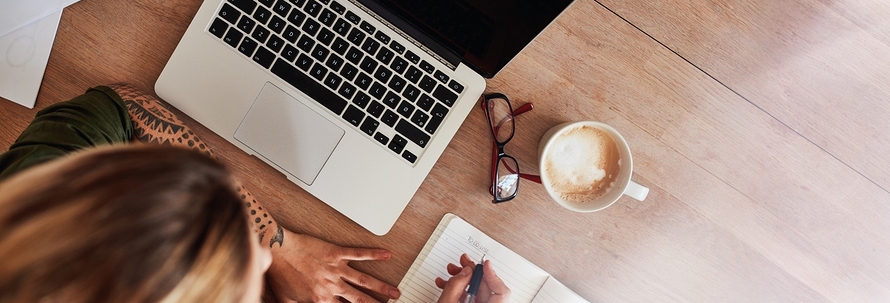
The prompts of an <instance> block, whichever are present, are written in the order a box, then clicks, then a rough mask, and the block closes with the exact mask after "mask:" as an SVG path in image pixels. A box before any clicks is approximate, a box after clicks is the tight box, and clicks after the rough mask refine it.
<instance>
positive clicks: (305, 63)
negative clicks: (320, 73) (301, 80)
mask: <svg viewBox="0 0 890 303" xmlns="http://www.w3.org/2000/svg"><path fill="white" fill-rule="evenodd" d="M294 63H295V64H296V65H297V67H299V68H300V69H302V70H304V71H309V68H310V67H312V58H309V56H307V55H306V54H300V57H299V58H297V61H296V62H294Z"/></svg>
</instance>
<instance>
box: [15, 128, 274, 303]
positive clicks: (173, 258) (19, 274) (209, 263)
mask: <svg viewBox="0 0 890 303" xmlns="http://www.w3.org/2000/svg"><path fill="white" fill-rule="evenodd" d="M120 163H128V164H127V165H126V166H124V165H120ZM231 183H232V179H231V176H230V175H229V173H228V172H227V171H226V170H225V168H224V167H223V166H222V165H221V164H219V163H218V162H216V161H214V160H212V159H209V158H207V157H206V156H203V155H201V154H198V153H196V152H193V151H190V150H186V149H180V148H163V147H155V146H129V147H127V146H117V147H105V148H100V149H93V150H89V151H86V152H81V153H77V154H75V155H72V156H70V157H64V158H62V159H60V160H59V161H52V162H48V163H46V164H42V165H40V166H37V167H34V168H32V169H29V170H26V171H24V172H22V173H20V174H17V175H15V176H13V177H12V178H10V179H8V180H6V181H4V182H3V183H0V209H2V211H0V239H3V240H2V242H0V260H3V262H0V302H198V301H205V302H257V300H258V299H259V296H260V291H261V289H262V284H261V283H262V276H263V273H264V272H265V271H266V269H267V268H268V267H269V265H270V264H271V261H272V257H271V255H270V252H269V249H268V248H264V247H261V246H260V245H259V242H258V241H257V239H256V237H255V236H254V235H253V234H252V232H251V230H250V228H249V226H248V223H247V222H248V221H247V214H246V213H245V211H244V208H243V206H242V203H241V200H240V198H239V197H238V195H237V193H235V192H234V191H233V190H232V187H231Z"/></svg>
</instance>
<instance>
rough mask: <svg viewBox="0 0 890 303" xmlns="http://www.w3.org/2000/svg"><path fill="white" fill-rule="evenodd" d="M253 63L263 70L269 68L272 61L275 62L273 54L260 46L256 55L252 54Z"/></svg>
mask: <svg viewBox="0 0 890 303" xmlns="http://www.w3.org/2000/svg"><path fill="white" fill-rule="evenodd" d="M253 61H254V62H256V63H259V64H260V65H262V66H263V67H265V68H269V66H272V61H275V53H273V52H270V51H269V50H268V49H266V48H265V47H262V46H260V47H259V48H258V49H257V50H256V53H255V54H253Z"/></svg>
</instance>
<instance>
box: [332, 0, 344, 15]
mask: <svg viewBox="0 0 890 303" xmlns="http://www.w3.org/2000/svg"><path fill="white" fill-rule="evenodd" d="M331 9H332V10H334V11H335V12H337V13H338V14H341V15H342V14H343V13H345V12H346V7H344V6H343V5H342V4H340V3H337V1H334V2H333V3H331Z"/></svg>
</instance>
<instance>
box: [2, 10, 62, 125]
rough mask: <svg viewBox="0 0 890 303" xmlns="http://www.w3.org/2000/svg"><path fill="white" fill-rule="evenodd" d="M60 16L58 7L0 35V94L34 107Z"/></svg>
mask: <svg viewBox="0 0 890 303" xmlns="http://www.w3.org/2000/svg"><path fill="white" fill-rule="evenodd" d="M3 1H4V0H0V2H3ZM61 18H62V10H61V9H59V10H57V11H55V12H53V13H52V14H50V15H49V16H46V17H44V18H43V19H40V20H37V21H35V22H33V23H31V24H28V25H26V26H25V27H22V28H19V29H17V30H15V31H13V32H11V33H8V34H6V35H3V36H0V97H3V98H6V99H9V100H10V101H13V102H15V103H18V104H21V105H24V106H25V107H28V108H34V102H36V101H37V92H38V91H39V90H40V83H41V82H42V81H43V73H44V71H46V63H47V61H48V60H49V53H50V51H51V50H52V48H53V41H54V40H55V37H56V29H58V27H59V20H61Z"/></svg>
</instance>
